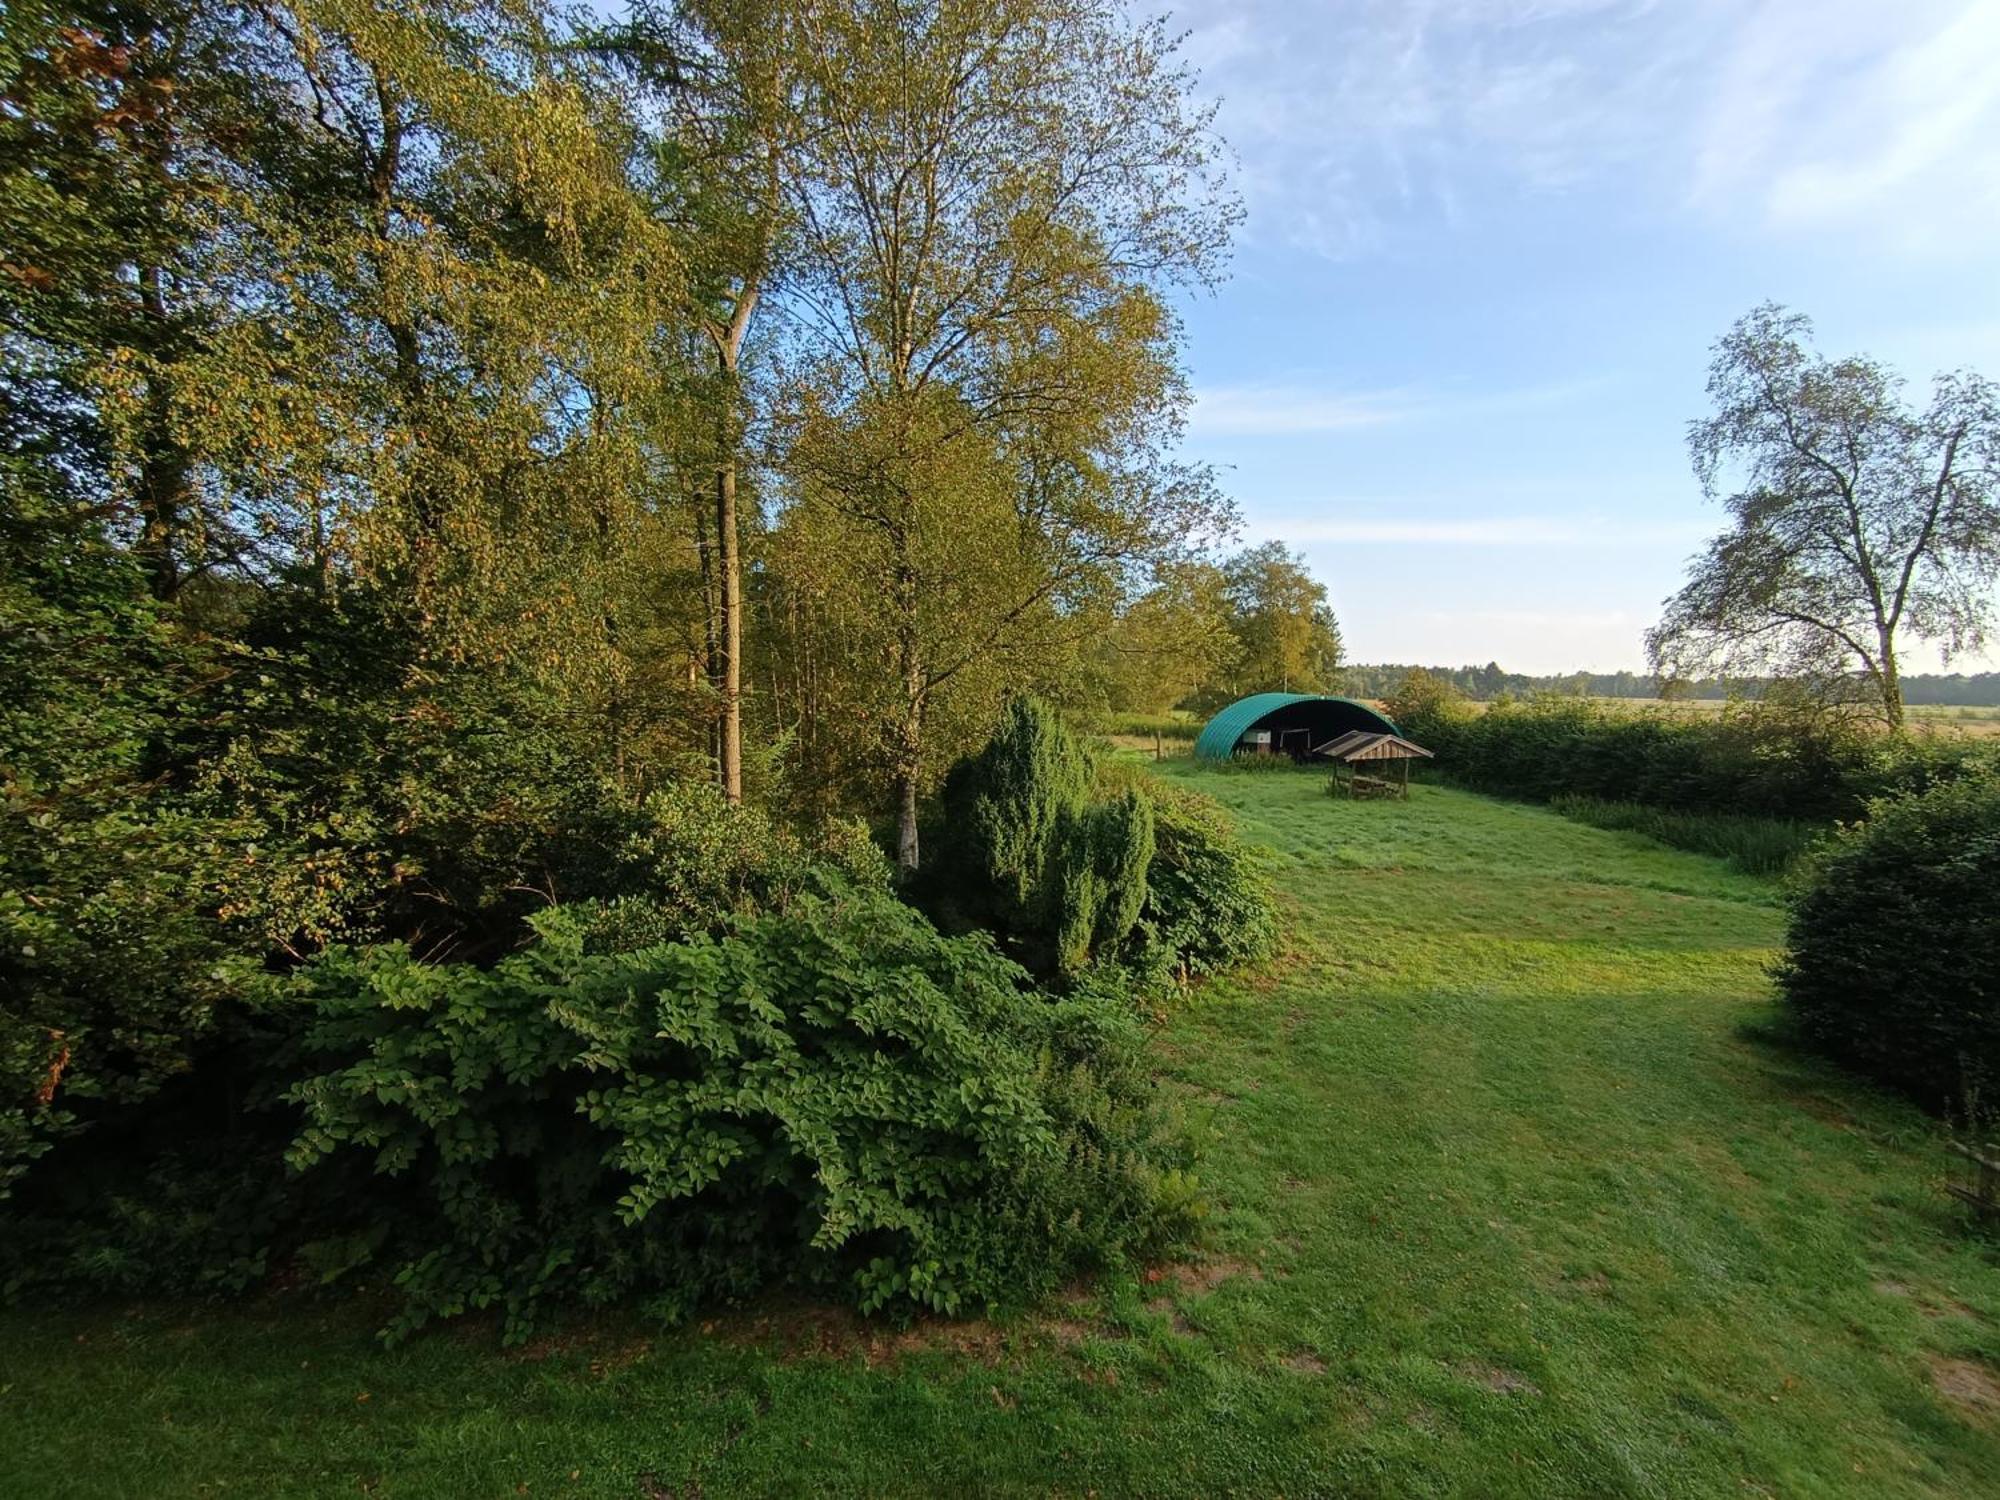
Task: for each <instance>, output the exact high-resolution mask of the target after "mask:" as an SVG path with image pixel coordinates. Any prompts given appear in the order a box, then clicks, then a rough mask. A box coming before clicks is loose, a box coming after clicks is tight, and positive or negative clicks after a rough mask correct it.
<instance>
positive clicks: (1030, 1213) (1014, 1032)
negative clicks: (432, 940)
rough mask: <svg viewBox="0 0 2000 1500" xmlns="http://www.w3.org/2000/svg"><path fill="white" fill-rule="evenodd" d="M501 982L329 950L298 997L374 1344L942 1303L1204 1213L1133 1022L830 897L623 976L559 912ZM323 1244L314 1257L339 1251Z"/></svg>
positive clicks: (971, 948)
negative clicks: (539, 1328) (351, 1213)
mask: <svg viewBox="0 0 2000 1500" xmlns="http://www.w3.org/2000/svg"><path fill="white" fill-rule="evenodd" d="M536 926H537V929H538V931H539V933H540V936H541V940H540V942H538V943H537V944H536V945H535V946H534V947H533V948H531V949H529V950H527V951H524V952H522V953H519V954H516V955H513V956H511V957H509V958H507V959H504V960H503V961H501V962H500V963H499V964H497V965H495V966H494V967H493V968H491V969H480V968H476V967H473V966H470V965H462V964H450V965H426V964H422V963H419V962H417V961H416V960H415V959H414V958H413V957H412V956H411V955H410V953H409V952H408V950H407V949H405V948H403V947H400V946H393V945H391V946H383V947H377V948H373V949H369V950H363V951H356V950H350V949H336V950H333V951H330V952H329V953H327V954H326V955H325V956H324V957H322V958H321V959H319V960H318V961H317V962H315V963H313V964H311V965H310V966H308V967H307V968H306V969H305V970H304V971H302V973H301V974H300V976H299V977H298V979H297V981H296V983H297V986H298V990H299V993H300V995H301V996H302V997H303V998H304V1000H305V1001H306V1002H307V1003H309V1004H310V1005H311V1007H312V1009H313V1013H314V1020H313V1022H312V1024H311V1026H310V1028H309V1030H308V1033H307V1037H306V1042H305V1054H306V1057H307V1059H308V1061H309V1064H310V1066H311V1068H312V1069H313V1072H312V1075H311V1076H310V1077H308V1078H307V1079H306V1081H304V1082H303V1083H301V1084H299V1085H298V1086H297V1088H296V1089H295V1090H294V1091H293V1096H294V1098H295V1099H296V1100H297V1102H298V1103H300V1104H301V1105H303V1106H304V1108H305V1111H306V1123H305V1126H304V1128H303V1129H302V1131H301V1132H300V1134H299V1137H298V1140H297V1142H296V1145H295V1147H294V1150H293V1161H294V1163H295V1165H296V1166H297V1167H299V1168H300V1169H301V1170H303V1171H306V1172H309V1173H310V1172H312V1171H314V1170H316V1169H318V1168H319V1167H320V1166H321V1165H322V1164H324V1163H327V1162H328V1161H329V1159H334V1158H339V1157H342V1156H344V1155H346V1154H348V1153H352V1152H356V1151H361V1152H366V1153H368V1154H369V1155H370V1156H371V1157H372V1159H373V1162H374V1164H375V1167H376V1169H377V1171H378V1172H379V1173H380V1174H382V1176H383V1178H384V1179H385V1180H386V1181H387V1182H388V1183H391V1184H395V1185H397V1189H399V1190H391V1191H388V1192H384V1193H383V1194H381V1195H380V1197H379V1199H378V1201H377V1202H375V1203H371V1204H370V1205H369V1211H368V1220H367V1221H365V1222H364V1223H362V1224H359V1225H357V1228H364V1227H366V1222H379V1223H383V1224H387V1225H389V1226H390V1232H389V1233H388V1236H387V1241H386V1243H385V1244H384V1245H383V1246H382V1247H381V1252H380V1253H382V1254H384V1255H388V1256H392V1257H395V1258H397V1259H399V1260H400V1268H399V1270H398V1271H397V1274H396V1280H397V1284H398V1286H399V1287H400V1288H401V1289H402V1292H403V1295H404V1299H405V1307H404V1310H403V1312H402V1313H401V1314H400V1315H399V1316H398V1318H397V1319H396V1321H395V1323H394V1324H393V1325H392V1328H391V1332H392V1333H406V1332H408V1331H410V1330H411V1329H414V1328H416V1327H418V1326H420V1325H421V1324H423V1323H424V1322H426V1321H427V1320H429V1319H431V1318H434V1317H446V1316H451V1315H453V1314H455V1313H459V1312H462V1311H465V1310H467V1309H470V1308H475V1307H485V1306H491V1305H500V1306H503V1307H505V1308H506V1310H507V1314H508V1330H509V1336H510V1337H519V1336H520V1335H521V1334H522V1333H523V1332H524V1331H525V1329H526V1327H527V1324H528V1320H529V1318H530V1317H531V1315H532V1311H533V1309H534V1307H535V1305H536V1304H537V1303H538V1302H539V1301H541V1300H542V1299H544V1298H547V1297H555V1296H562V1297H574V1298H578V1299H581V1300H584V1301H587V1302H602V1301H605V1300H607V1299H610V1298H613V1297H619V1296H623V1295H626V1294H628V1293H632V1292H645V1293H649V1294H651V1296H652V1298H653V1304H654V1306H655V1308H656V1309H657V1310H659V1311H662V1312H664V1313H667V1314H669V1315H671V1314H676V1313H678V1312H680V1311H683V1310H685V1309H686V1308H687V1307H688V1306H689V1305H690V1303H691V1302H692V1301H693V1300H694V1299H696V1298H698V1297H701V1296H704V1295H712V1294H736V1293H742V1292H745V1291H748V1290H750V1289H751V1288H752V1287H754V1286H756V1285H759V1284H761V1283H764V1282H766V1281H768V1280H771V1279H773V1278H777V1277H781V1276H783V1277H790V1278H793V1279H797V1280H802V1281H807V1282H813V1283H818V1284H821V1285H825V1286H832V1287H838V1288H841V1289H843V1290H844V1292H845V1294H846V1295H848V1296H850V1297H851V1298H852V1299H853V1300H854V1301H855V1302H856V1303H857V1304H858V1305H859V1306H860V1307H861V1308H863V1309H864V1310H869V1311H873V1310H875V1309H879V1308H885V1307H893V1306H899V1305H900V1306H906V1307H922V1308H932V1309H936V1310H939V1311H943V1312H948V1313H949V1312H959V1311H964V1310H968V1309H972V1308H980V1307H986V1306H989V1305H992V1304H995V1303H1000V1302H1006V1301H1011V1300H1014V1299H1016V1298H1021V1297H1027V1296H1032V1295H1034V1294H1036V1293H1038V1292H1040V1291H1042V1290H1044V1289H1046V1288H1048V1287H1050V1286H1053V1285H1055V1284H1057V1283H1058V1282H1060V1281H1061V1280H1062V1279H1064V1278H1066V1277H1068V1276H1070V1275H1072V1274H1074V1273H1075V1272H1077V1271H1078V1270H1079V1269H1082V1268H1084V1267H1087V1266H1090V1265H1092V1264H1095V1263H1101V1262H1104V1261H1109V1260H1116V1259H1117V1258H1119V1257H1122V1256H1126V1255H1132V1254H1140V1253H1147V1252H1149V1251H1151V1250H1152V1249H1154V1248H1156V1247H1157V1246H1158V1245H1160V1244H1162V1243H1164V1241H1165V1239H1166V1238H1167V1237H1169V1236H1171V1235H1172V1234H1173V1233H1175V1232H1176V1231H1177V1229H1178V1227H1179V1226H1180V1225H1181V1223H1182V1222H1183V1221H1184V1220H1185V1218H1186V1216H1187V1215H1188V1214H1189V1213H1190V1212H1192V1211H1194V1207H1195V1200H1194V1198H1193V1195H1192V1191H1191V1186H1190V1181H1189V1179H1188V1178H1187V1176H1186V1174H1185V1170H1184V1168H1185V1166H1186V1165H1187V1163H1186V1160H1185V1157H1184V1154H1182V1153H1181V1152H1180V1149H1179V1148H1178V1147H1177V1146H1175V1145H1174V1144H1172V1143H1171V1142H1170V1141H1168V1140H1167V1139H1166V1138H1164V1137H1163V1136H1162V1135H1161V1134H1160V1131H1159V1127H1158V1122H1157V1120H1156V1119H1155V1117H1154V1115H1153V1113H1152V1105H1151V1104H1150V1103H1149V1099H1150V1093H1149V1084H1148V1082H1147V1080H1146V1077H1145V1075H1144V1071H1143V1069H1142V1068H1141V1066H1140V1064H1139V1061H1138V1048H1139V1045H1140V1037H1139V1034H1138V1030H1137V1027H1136V1024H1135V1022H1134V1021H1133V1019H1132V1018H1131V1013H1130V1006H1129V1005H1128V1004H1127V1003H1126V1002H1125V1001H1124V1000H1123V999H1122V998H1121V997H1120V996H1119V995H1118V994H1117V993H1116V992H1115V991H1114V990H1107V989H1104V988H1101V987H1093V986H1088V985H1086V986H1080V987H1079V988H1078V989H1077V990H1076V991H1075V992H1074V993H1073V994H1072V995H1071V996H1070V997H1068V998H1066V999H1063V1000H1056V1001H1051V1000H1050V999H1048V998H1047V997H1045V996H1043V995H1042V994H1040V993H1038V992H1036V991H1035V990H1034V989H1033V988H1032V987H1031V985H1030V983H1029V981H1028V976H1027V975H1026V974H1025V973H1024V972H1023V971H1022V970H1021V969H1020V968H1019V967H1018V966H1016V965H1015V964H1013V963H1011V962H1009V961H1008V960H1007V959H1005V958H1003V957H1002V956H1001V955H999V954H998V953H997V952H995V951H994V949H993V947H992V945H991V943H990V942H989V941H988V940H986V939H985V938H984V937H980V936H972V937H965V938H947V937H944V936H942V935H940V934H939V933H938V932H937V931H936V929H935V928H933V927H932V926H931V925H930V924H929V923H928V922H927V921H925V920H924V919H923V918H922V917H921V916H920V915H919V914H917V913H916V912H914V911H912V910H911V909H910V908H908V907H906V906H904V905H902V904H901V903H900V902H898V901H896V900H895V899H894V898H893V897H891V896H889V895H887V894H885V893H882V892H879V891H853V890H840V891H838V892H837V893H836V894H834V895H832V896H828V897H819V896H801V897H799V898H797V899H795V900H794V901H793V902H792V904H791V906H790V908H789V909H788V910H787V911H785V912H783V913H771V914H767V915H763V916H759V917H756V918H753V919H749V920H745V921H742V922H740V923H738V924H736V925H735V927H734V929H733V930H732V931H730V932H729V933H727V934H726V935H724V936H720V937H714V936H707V935H703V936H698V937H696V938H693V939H692V940H690V941H687V942H683V943H676V944H663V945H659V946H654V947H649V948H645V949H641V950H638V951H635V952H627V953H609V954H607V953H591V952H589V951H588V944H587V943H586V941H585V928H586V926H587V922H586V921H585V920H584V919H580V918H579V917H578V916H577V915H576V914H573V913H567V912H563V911H551V912H548V913H545V914H543V915H542V916H541V917H539V918H537V919H536ZM365 1250H366V1247H365V1246H362V1247H360V1249H357V1248H356V1247H355V1245H354V1243H353V1242H352V1241H348V1240H342V1241H340V1242H337V1243H335V1244H333V1245H332V1246H330V1247H329V1248H327V1249H324V1250H323V1251H322V1252H320V1253H321V1255H322V1256H323V1258H325V1259H326V1260H327V1261H328V1263H329V1264H331V1265H333V1266H335V1267H339V1266H344V1265H346V1264H348V1263H349V1262H350V1261H353V1260H355V1259H357V1258H359V1257H360V1256H361V1254H362V1253H363V1252H364V1251H365Z"/></svg>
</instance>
